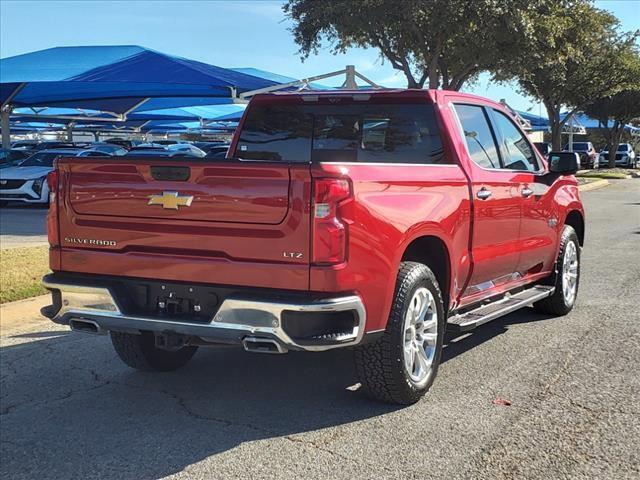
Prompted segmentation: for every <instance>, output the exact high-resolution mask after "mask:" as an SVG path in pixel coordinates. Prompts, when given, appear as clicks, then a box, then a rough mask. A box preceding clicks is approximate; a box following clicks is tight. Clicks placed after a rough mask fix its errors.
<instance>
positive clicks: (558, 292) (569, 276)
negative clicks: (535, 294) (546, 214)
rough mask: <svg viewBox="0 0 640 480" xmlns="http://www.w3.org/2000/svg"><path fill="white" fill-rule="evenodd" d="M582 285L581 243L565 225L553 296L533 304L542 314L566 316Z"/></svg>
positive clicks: (557, 261) (571, 228) (570, 228)
mask: <svg viewBox="0 0 640 480" xmlns="http://www.w3.org/2000/svg"><path fill="white" fill-rule="evenodd" d="M579 285H580V243H579V241H578V235H577V234H576V231H575V230H574V229H573V227H571V226H569V225H565V227H564V229H563V230H562V236H561V238H560V251H559V252H558V259H557V260H556V275H555V283H554V286H555V291H554V292H553V295H551V296H550V297H547V298H545V299H543V300H540V301H539V302H536V303H534V304H533V308H534V309H535V310H536V311H538V312H540V313H548V314H551V315H556V316H561V315H566V314H567V313H569V312H570V311H571V310H572V309H573V305H574V304H575V302H576V298H577V295H578V286H579Z"/></svg>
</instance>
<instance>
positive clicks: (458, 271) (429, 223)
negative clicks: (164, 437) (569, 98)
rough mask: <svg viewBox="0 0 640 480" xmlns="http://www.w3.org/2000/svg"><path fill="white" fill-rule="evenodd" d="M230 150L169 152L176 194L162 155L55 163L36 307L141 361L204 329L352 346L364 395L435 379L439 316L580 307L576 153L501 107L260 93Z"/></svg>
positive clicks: (179, 347) (252, 341) (398, 399)
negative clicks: (217, 154) (532, 137)
mask: <svg viewBox="0 0 640 480" xmlns="http://www.w3.org/2000/svg"><path fill="white" fill-rule="evenodd" d="M227 155H228V156H227V158H225V159H217V158H199V159H195V160H192V159H189V158H187V157H184V158H180V160H179V164H180V168H181V169H182V170H181V171H184V172H186V174H185V175H184V178H182V177H181V180H180V184H179V190H180V193H178V192H177V191H176V181H177V180H176V179H175V178H173V177H171V176H168V175H160V174H158V171H160V170H161V169H160V170H159V167H162V166H163V165H164V166H165V167H166V159H162V158H155V157H150V156H144V157H139V158H136V157H131V156H127V157H112V158H109V160H108V161H106V160H103V159H99V158H79V157H77V158H61V159H59V160H58V162H57V168H56V171H54V172H52V173H51V174H50V175H49V178H48V187H49V189H50V191H51V192H52V194H53V195H52V198H53V200H52V202H51V207H50V210H49V216H48V226H49V242H50V244H51V249H50V265H51V270H52V271H53V273H52V274H50V275H47V276H46V277H45V278H44V285H45V286H46V287H47V288H48V289H49V290H51V291H52V292H53V293H54V294H53V296H52V298H53V304H52V305H51V306H49V307H46V308H45V309H44V310H43V312H44V314H45V315H47V316H48V317H49V318H51V319H52V320H53V321H54V322H57V323H60V324H64V325H69V326H70V327H71V328H72V329H73V330H77V331H84V332H91V333H109V334H110V336H111V340H112V342H113V345H114V347H115V350H116V352H117V353H118V355H119V356H120V357H121V358H122V360H123V361H124V362H125V363H127V364H128V365H129V366H131V367H133V368H137V369H142V370H156V371H168V370H173V369H176V368H179V367H180V366H182V365H184V364H185V363H186V362H188V361H189V359H190V358H191V357H192V356H193V354H194V353H195V351H196V349H197V348H198V347H200V346H207V345H212V344H217V343H224V344H237V345H242V346H243V347H244V348H245V349H246V350H247V351H249V352H264V353H286V352H287V351H289V350H305V351H317V352H318V351H325V350H329V349H334V348H346V347H352V350H353V354H354V357H355V366H356V371H357V373H358V376H359V378H360V383H361V384H362V387H363V391H364V392H366V393H367V394H369V395H370V396H372V397H374V398H376V399H379V400H382V401H386V402H395V403H402V404H407V403H412V402H415V401H417V400H418V399H419V398H420V397H421V396H422V395H424V393H425V392H426V391H427V390H428V389H429V387H430V386H431V384H432V383H433V381H434V379H435V376H436V373H437V371H438V365H439V363H440V357H441V354H442V348H443V338H444V333H445V330H447V329H449V330H453V331H458V332H465V331H468V330H470V329H472V328H476V327H478V326H480V325H482V324H483V323H486V322H488V321H490V320H493V319H495V318H497V317H499V316H502V315H505V314H507V313H510V312H513V311H515V310H517V309H520V308H522V307H526V306H530V305H533V306H534V308H536V309H538V310H540V311H543V312H547V313H550V314H553V315H564V314H567V313H568V312H569V311H570V310H571V309H572V308H573V305H574V304H575V301H576V297H577V293H578V286H579V276H580V251H581V246H582V244H583V241H584V235H585V223H584V211H583V208H582V205H581V202H580V198H579V195H578V186H577V182H576V179H575V178H574V176H573V173H575V172H576V169H577V165H578V161H579V159H578V157H577V156H576V154H574V153H568V152H550V153H548V155H547V158H548V160H547V159H545V158H543V157H542V155H541V154H540V153H539V152H538V151H537V150H536V149H535V147H534V146H533V145H532V143H531V142H530V141H529V139H528V138H527V135H526V134H525V132H523V130H522V129H521V127H520V125H519V123H518V121H517V119H516V118H515V117H514V115H513V114H512V113H511V112H510V111H509V110H507V109H506V108H505V107H504V106H503V105H500V104H498V103H495V102H493V101H490V100H487V99H484V98H481V97H477V96H473V95H467V94H463V93H459V92H455V91H433V90H429V91H427V90H404V91H401V90H372V91H367V92H363V91H333V92H295V93H283V94H264V95H257V96H255V97H253V98H252V99H251V101H250V103H249V106H248V107H247V110H246V111H245V114H244V117H243V119H242V121H241V122H240V125H239V126H238V129H237V130H236V132H235V135H234V139H233V142H232V144H231V147H230V149H229V153H228V154H227ZM153 172H156V173H155V174H154V173H153ZM119 191H121V192H122V194H121V195H120V194H118V193H119ZM56 194H57V195H56ZM192 199H194V201H193V202H192V201H191V200H192ZM149 204H151V206H149ZM159 206H161V207H163V208H159ZM178 206H180V207H188V208H178ZM85 236H89V237H91V238H84V237H85ZM105 237H106V238H110V239H113V240H94V238H105ZM60 239H63V241H62V242H60ZM83 245H99V246H101V247H104V248H100V249H91V248H81V247H82V246H83Z"/></svg>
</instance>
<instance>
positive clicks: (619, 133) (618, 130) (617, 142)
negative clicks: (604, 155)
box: [608, 120, 624, 168]
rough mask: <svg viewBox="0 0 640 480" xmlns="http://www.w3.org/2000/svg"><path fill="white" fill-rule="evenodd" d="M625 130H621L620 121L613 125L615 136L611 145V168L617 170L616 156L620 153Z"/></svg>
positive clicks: (612, 137) (612, 136) (613, 135)
mask: <svg viewBox="0 0 640 480" xmlns="http://www.w3.org/2000/svg"><path fill="white" fill-rule="evenodd" d="M623 131H624V128H620V125H619V124H618V121H617V120H616V122H615V124H614V125H613V134H612V135H611V145H609V165H608V166H609V168H616V154H617V153H618V147H619V146H620V139H621V137H622V132H623Z"/></svg>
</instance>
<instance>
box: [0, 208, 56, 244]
mask: <svg viewBox="0 0 640 480" xmlns="http://www.w3.org/2000/svg"><path fill="white" fill-rule="evenodd" d="M38 245H48V243H47V209H46V208H44V207H41V206H39V205H38V206H36V205H20V204H16V203H13V204H10V206H9V207H5V208H0V248H14V247H35V246H38Z"/></svg>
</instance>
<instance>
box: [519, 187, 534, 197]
mask: <svg viewBox="0 0 640 480" xmlns="http://www.w3.org/2000/svg"><path fill="white" fill-rule="evenodd" d="M521 193H522V196H523V197H524V198H529V197H530V196H531V195H533V190H531V189H530V188H529V187H524V188H523V189H522V192H521Z"/></svg>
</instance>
